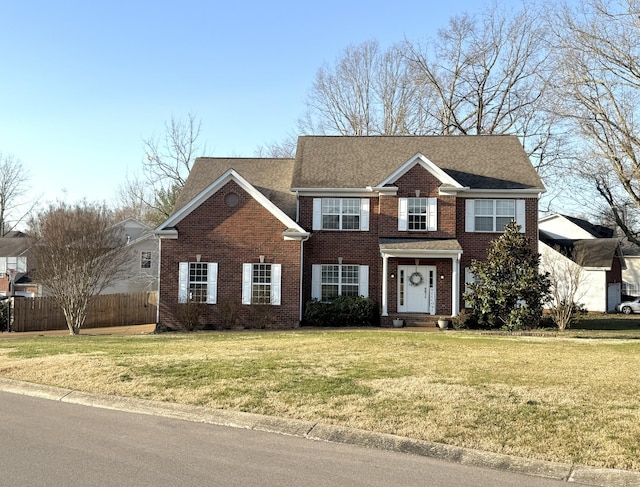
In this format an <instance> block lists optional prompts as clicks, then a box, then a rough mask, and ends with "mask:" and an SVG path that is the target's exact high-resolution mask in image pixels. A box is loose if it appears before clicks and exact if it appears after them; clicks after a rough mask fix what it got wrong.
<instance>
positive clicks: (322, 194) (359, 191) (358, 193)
mask: <svg viewBox="0 0 640 487" xmlns="http://www.w3.org/2000/svg"><path fill="white" fill-rule="evenodd" d="M387 189H389V190H391V189H392V188H387ZM395 190H396V191H397V190H398V188H395ZM291 191H293V192H297V193H299V194H300V196H314V197H317V198H357V197H361V198H367V197H369V198H370V197H371V193H373V192H374V189H373V188H372V187H371V186H368V187H366V188H291Z"/></svg>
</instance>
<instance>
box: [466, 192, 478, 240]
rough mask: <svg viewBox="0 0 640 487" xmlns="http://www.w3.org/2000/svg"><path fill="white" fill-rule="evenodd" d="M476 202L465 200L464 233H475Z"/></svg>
mask: <svg viewBox="0 0 640 487" xmlns="http://www.w3.org/2000/svg"><path fill="white" fill-rule="evenodd" d="M475 210H476V202H475V200H465V208H464V231H465V232H474V231H475V229H476V228H475V227H476V225H475V222H476V215H475Z"/></svg>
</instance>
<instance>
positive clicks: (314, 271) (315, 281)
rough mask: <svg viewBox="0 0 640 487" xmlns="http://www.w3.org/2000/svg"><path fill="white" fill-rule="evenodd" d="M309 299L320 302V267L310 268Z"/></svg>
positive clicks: (313, 266) (316, 265) (317, 265)
mask: <svg viewBox="0 0 640 487" xmlns="http://www.w3.org/2000/svg"><path fill="white" fill-rule="evenodd" d="M311 299H317V300H318V301H321V300H322V265H321V264H313V265H312V266H311Z"/></svg>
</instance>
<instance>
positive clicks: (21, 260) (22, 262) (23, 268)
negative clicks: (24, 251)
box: [17, 257, 27, 272]
mask: <svg viewBox="0 0 640 487" xmlns="http://www.w3.org/2000/svg"><path fill="white" fill-rule="evenodd" d="M17 270H18V272H27V258H26V257H18V269H17Z"/></svg>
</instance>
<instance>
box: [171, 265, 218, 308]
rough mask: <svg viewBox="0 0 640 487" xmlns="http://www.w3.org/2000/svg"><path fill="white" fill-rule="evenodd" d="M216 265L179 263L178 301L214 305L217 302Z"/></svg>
mask: <svg viewBox="0 0 640 487" xmlns="http://www.w3.org/2000/svg"><path fill="white" fill-rule="evenodd" d="M217 279H218V264H217V263H214V262H180V264H179V271H178V281H179V282H178V301H179V302H180V303H187V302H194V303H207V304H215V303H216V300H217Z"/></svg>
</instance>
